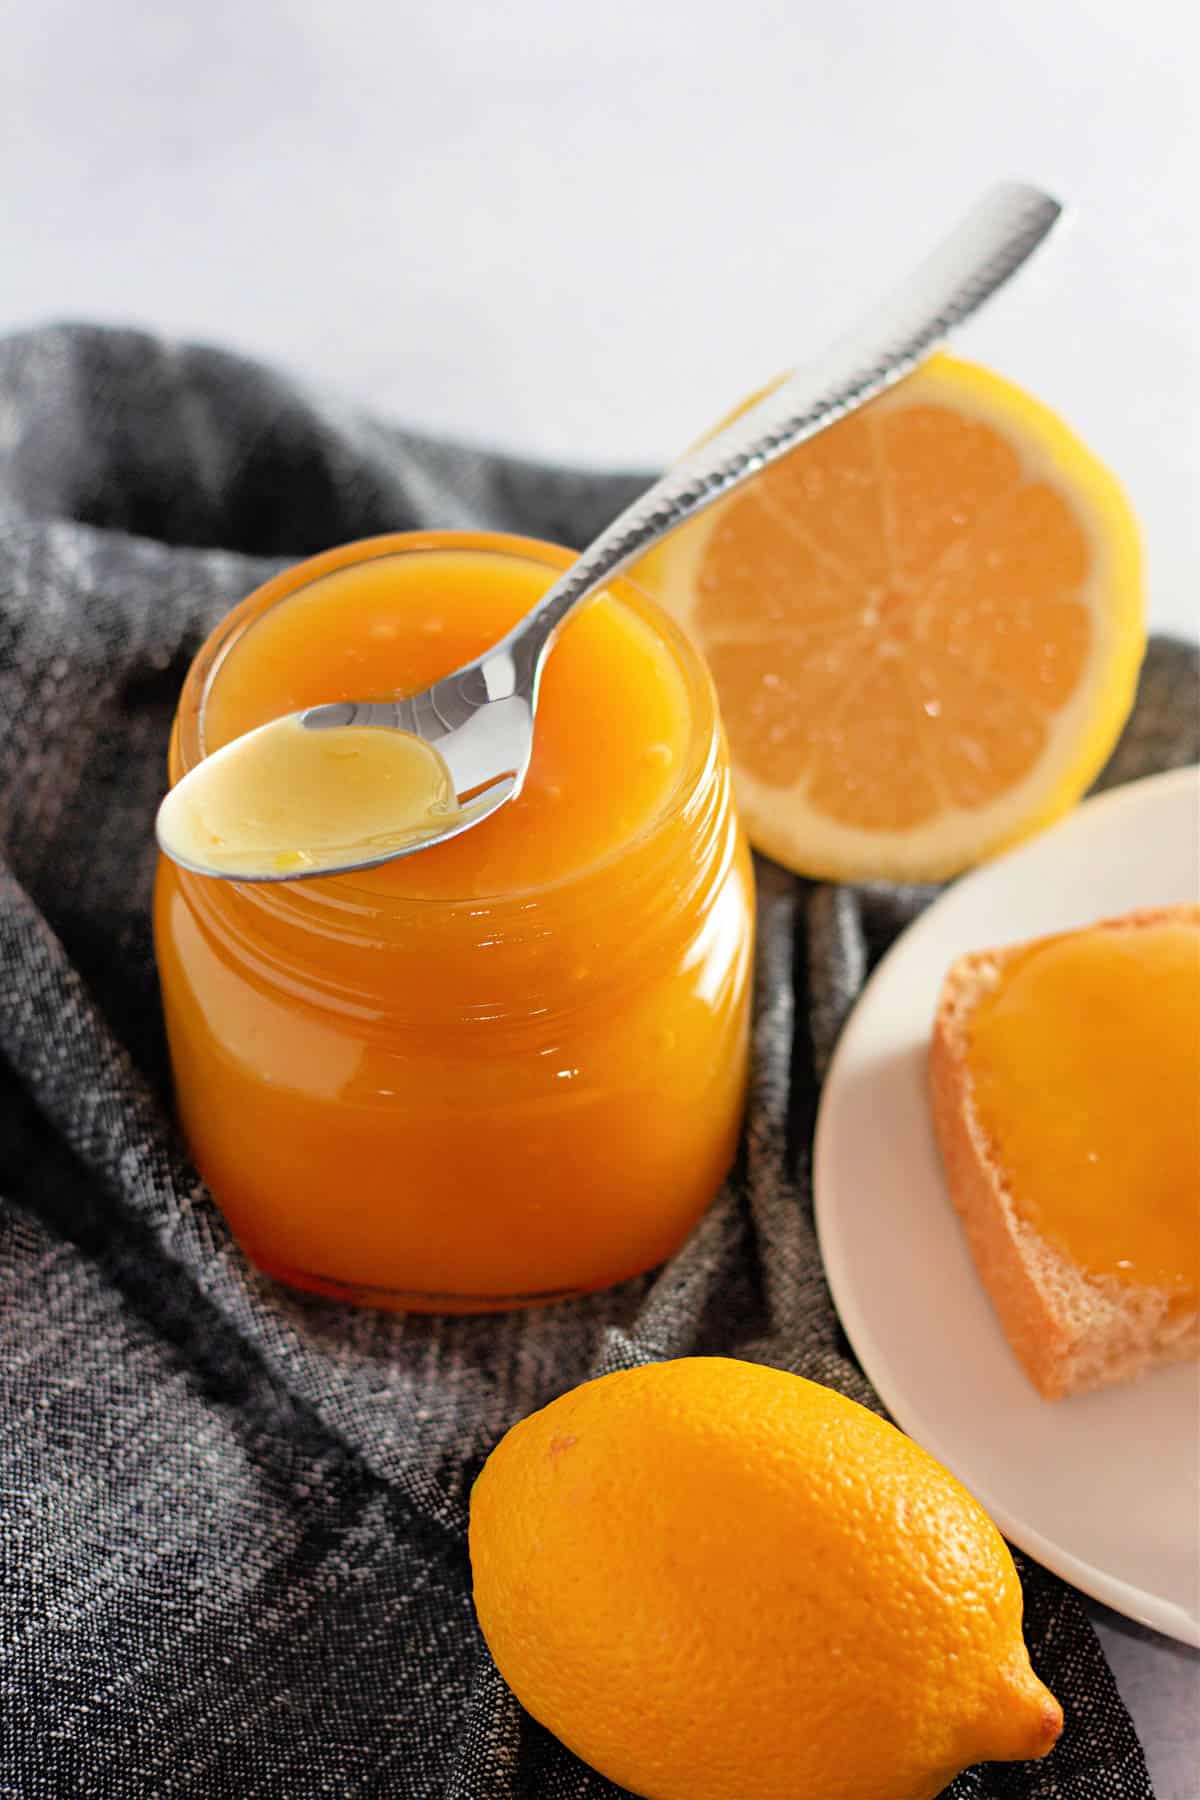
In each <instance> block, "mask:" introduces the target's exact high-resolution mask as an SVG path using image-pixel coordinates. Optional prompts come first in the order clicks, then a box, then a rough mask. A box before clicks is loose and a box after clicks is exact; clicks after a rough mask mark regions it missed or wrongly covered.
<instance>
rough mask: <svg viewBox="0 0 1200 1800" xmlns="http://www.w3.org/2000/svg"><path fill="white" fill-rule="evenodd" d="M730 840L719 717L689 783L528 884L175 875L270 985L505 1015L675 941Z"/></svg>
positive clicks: (581, 998)
mask: <svg viewBox="0 0 1200 1800" xmlns="http://www.w3.org/2000/svg"><path fill="white" fill-rule="evenodd" d="M736 848H737V827H736V820H735V814H734V803H733V793H732V781H731V777H730V772H729V766H728V760H727V756H726V753H725V748H724V744H723V740H722V737H721V733H720V728H719V726H718V725H717V724H716V722H715V721H714V722H713V728H712V730H711V731H710V734H709V739H708V742H707V744H706V745H705V746H704V753H703V755H702V756H701V757H700V758H699V759H698V765H697V767H696V768H695V769H694V771H693V772H692V775H691V779H690V780H689V781H688V782H687V784H686V788H685V790H684V791H681V792H677V793H676V796H675V797H674V799H673V801H672V803H671V804H670V805H669V806H668V807H667V808H666V809H664V811H663V813H662V814H661V815H660V817H659V818H658V819H657V820H655V822H654V823H653V824H652V825H651V826H650V828H649V829H648V830H646V831H645V832H644V833H642V834H641V835H640V836H639V837H638V838H637V839H635V840H633V841H632V842H630V843H629V844H628V845H625V846H623V847H622V848H621V850H620V851H618V852H616V853H615V854H613V855H611V856H609V857H608V858H606V859H605V860H604V862H603V863H601V864H598V865H597V866H596V867H595V868H593V869H590V870H587V871H586V872H584V873H583V874H581V875H578V876H575V877H572V878H570V879H568V880H565V881H561V882H558V883H555V884H553V885H551V886H547V887H545V888H542V889H538V890H535V891H532V892H529V893H525V894H520V895H512V896H503V897H499V898H496V897H492V898H486V899H478V900H474V899H461V900H428V899H420V900H414V899H410V898H407V897H404V896H397V895H390V894H386V893H379V892H368V891H365V890H363V889H355V888H353V887H352V886H350V885H349V883H348V882H347V881H346V880H345V879H344V878H342V879H338V880H330V881H306V882H296V883H270V884H264V885H257V886H256V885H250V884H246V883H231V882H217V881H212V880H207V879H205V878H204V877H202V876H195V875H191V874H188V873H187V872H186V871H183V870H180V871H178V873H177V879H178V880H179V882H180V884H181V886H182V887H183V888H184V889H185V891H186V893H187V897H188V900H189V904H190V906H191V909H192V911H193V914H194V915H195V917H196V919H197V922H198V923H199V924H200V925H201V927H202V928H204V929H206V930H207V932H208V933H209V934H210V936H211V937H212V938H213V939H214V940H215V941H218V942H219V943H220V944H221V946H222V947H223V948H224V950H225V952H226V954H229V953H232V954H234V955H236V957H237V960H238V963H239V967H241V968H243V969H244V970H245V971H246V972H248V973H249V974H251V975H252V976H253V978H255V979H256V980H257V981H258V983H259V984H260V985H262V986H264V987H266V988H268V989H273V990H277V991H280V992H282V993H285V994H289V995H291V996H292V997H293V998H297V999H303V1000H304V1001H305V1002H306V1003H307V1004H310V1005H315V1006H317V1007H320V1008H328V1009H331V1010H334V1011H337V1012H341V1013H344V1014H353V1015H354V1016H355V1017H357V1018H359V1019H360V1020H363V1021H368V1020H370V1019H371V1018H373V1017H382V1016H383V1015H384V1012H385V1011H386V1015H387V1017H388V1018H390V1019H391V1020H393V1021H394V1020H396V1019H397V1018H404V1019H407V1020H410V1021H411V1022H414V1023H417V1022H420V1021H421V1018H422V1015H423V1014H424V1015H426V1016H427V1017H428V1018H429V1019H431V1020H432V1019H435V1018H436V1019H438V1020H444V1019H445V1018H446V1017H447V1016H453V1017H454V1018H456V1019H458V1020H460V1021H462V1020H478V1021H481V1022H482V1021H486V1020H499V1019H501V1018H503V1019H506V1020H508V1021H510V1022H511V1021H513V1020H515V1019H518V1018H524V1019H544V1018H546V1017H547V1016H549V1015H551V1014H553V1013H556V1012H559V1011H566V1010H575V1009H577V1008H579V1007H582V1006H585V1005H588V1006H590V1005H594V1004H599V1003H602V1002H603V1000H604V998H605V996H607V995H609V994H610V993H611V992H613V991H614V990H615V989H618V988H620V987H621V986H622V985H623V984H624V983H626V982H627V981H628V980H629V977H630V973H631V970H633V969H634V968H635V967H637V966H640V965H644V966H646V967H651V968H652V967H654V966H655V965H656V964H658V963H659V962H660V961H661V962H663V963H665V962H667V961H669V960H670V959H671V958H672V957H673V956H676V955H677V954H678V950H679V947H680V946H681V945H682V944H683V943H684V942H685V941H686V939H687V938H688V937H689V935H691V934H694V933H695V932H696V930H697V929H698V928H699V927H700V926H701V925H702V923H703V920H704V917H705V916H706V914H707V911H708V908H709V905H710V904H711V902H712V899H713V897H714V896H715V895H716V894H717V893H718V892H719V891H720V889H721V886H722V883H723V880H724V877H725V874H726V873H727V870H728V867H729V865H730V863H731V861H732V859H733V857H734V855H735V854H736ZM433 962H436V968H437V984H436V988H434V989H432V990H431V988H430V986H429V981H428V971H429V968H430V966H431V963H433ZM410 977H417V979H410ZM381 992H384V993H386V995H387V1004H386V1008H384V1007H381V1004H380V995H381ZM514 993H519V994H520V995H521V1003H520V1006H519V1007H514V1004H513V1000H512V996H513V994H514ZM416 995H423V996H425V999H424V1000H423V1001H422V1000H418V999H415V998H413V996H416ZM501 996H503V998H500V997H501Z"/></svg>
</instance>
